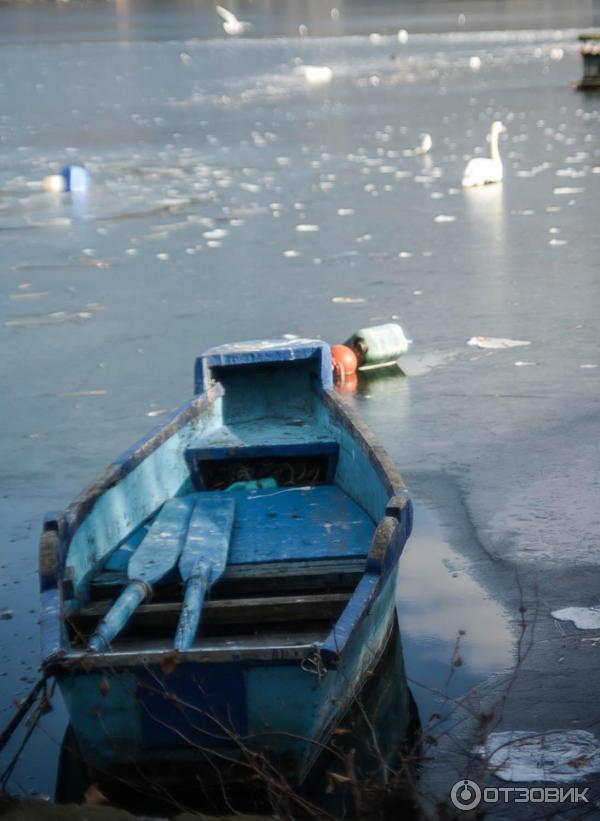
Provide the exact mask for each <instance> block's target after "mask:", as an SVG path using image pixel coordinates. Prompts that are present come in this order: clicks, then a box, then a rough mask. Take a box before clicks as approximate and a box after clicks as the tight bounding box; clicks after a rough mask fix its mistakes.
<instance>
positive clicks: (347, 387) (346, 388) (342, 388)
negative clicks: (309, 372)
mask: <svg viewBox="0 0 600 821" xmlns="http://www.w3.org/2000/svg"><path fill="white" fill-rule="evenodd" d="M335 389H336V390H337V391H339V393H356V391H357V389H358V374H357V373H349V374H348V375H347V376H344V377H343V379H340V380H339V381H338V383H337V384H336V386H335Z"/></svg>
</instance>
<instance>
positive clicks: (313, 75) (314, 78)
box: [296, 66, 333, 85]
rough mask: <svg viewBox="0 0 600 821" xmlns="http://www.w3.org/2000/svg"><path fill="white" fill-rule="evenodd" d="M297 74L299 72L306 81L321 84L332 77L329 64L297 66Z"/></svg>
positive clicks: (327, 81) (329, 80) (328, 81)
mask: <svg viewBox="0 0 600 821" xmlns="http://www.w3.org/2000/svg"><path fill="white" fill-rule="evenodd" d="M296 73H297V74H301V75H302V76H303V77H304V79H305V80H306V82H307V83H311V84H313V85H322V84H324V83H330V82H331V81H332V79H333V71H332V70H331V69H330V68H329V66H298V68H297V69H296Z"/></svg>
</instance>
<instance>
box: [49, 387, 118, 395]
mask: <svg viewBox="0 0 600 821" xmlns="http://www.w3.org/2000/svg"><path fill="white" fill-rule="evenodd" d="M107 393H108V391H106V390H104V389H103V388H100V389H98V390H92V391H66V393H60V394H59V396H63V397H64V396H106V394H107Z"/></svg>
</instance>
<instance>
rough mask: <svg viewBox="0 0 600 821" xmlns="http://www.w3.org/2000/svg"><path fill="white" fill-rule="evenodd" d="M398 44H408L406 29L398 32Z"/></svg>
mask: <svg viewBox="0 0 600 821" xmlns="http://www.w3.org/2000/svg"><path fill="white" fill-rule="evenodd" d="M398 42H399V43H402V44H403V45H404V43H408V32H407V30H406V29H399V30H398Z"/></svg>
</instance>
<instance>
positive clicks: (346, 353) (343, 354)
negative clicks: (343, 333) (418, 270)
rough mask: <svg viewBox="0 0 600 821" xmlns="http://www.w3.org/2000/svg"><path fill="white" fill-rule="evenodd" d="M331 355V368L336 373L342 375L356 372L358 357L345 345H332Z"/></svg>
mask: <svg viewBox="0 0 600 821" xmlns="http://www.w3.org/2000/svg"><path fill="white" fill-rule="evenodd" d="M331 357H332V359H333V370H334V373H336V374H341V375H342V376H349V375H350V374H352V373H356V369H357V368H358V359H357V358H356V354H355V353H354V351H353V350H352V348H349V347H348V346H347V345H332V346H331Z"/></svg>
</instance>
